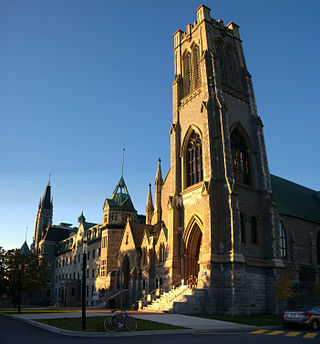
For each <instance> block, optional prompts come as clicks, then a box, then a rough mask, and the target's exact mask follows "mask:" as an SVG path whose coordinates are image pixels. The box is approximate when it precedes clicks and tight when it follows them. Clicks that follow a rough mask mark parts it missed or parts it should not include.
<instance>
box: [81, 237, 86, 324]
mask: <svg viewBox="0 0 320 344" xmlns="http://www.w3.org/2000/svg"><path fill="white" fill-rule="evenodd" d="M82 245H83V246H82V248H83V251H82V329H83V330H85V329H86V327H87V324H86V306H87V300H86V296H87V288H86V286H87V285H86V284H87V283H86V278H87V242H86V241H85V240H83V244H82Z"/></svg>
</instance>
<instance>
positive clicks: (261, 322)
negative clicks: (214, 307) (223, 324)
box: [188, 314, 283, 326]
mask: <svg viewBox="0 0 320 344" xmlns="http://www.w3.org/2000/svg"><path fill="white" fill-rule="evenodd" d="M188 315H191V316H195V317H200V318H208V319H215V320H222V321H230V322H234V323H238V324H245V325H252V326H279V325H283V321H282V319H281V318H280V319H279V318H278V317H277V316H276V315H271V314H259V315H234V316H233V318H232V317H231V316H230V315H215V314H188Z"/></svg>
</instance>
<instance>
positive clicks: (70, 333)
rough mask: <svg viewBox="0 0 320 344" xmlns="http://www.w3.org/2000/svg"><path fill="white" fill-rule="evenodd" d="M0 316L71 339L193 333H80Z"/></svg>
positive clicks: (177, 330)
mask: <svg viewBox="0 0 320 344" xmlns="http://www.w3.org/2000/svg"><path fill="white" fill-rule="evenodd" d="M1 315H4V316H6V317H9V318H14V319H16V320H20V321H22V322H24V323H26V324H29V325H32V326H36V327H39V328H41V329H43V330H46V331H49V332H54V333H57V334H61V335H64V336H71V337H87V338H89V337H95V338H97V337H100V338H105V337H133V336H152V335H160V334H179V333H181V334H182V333H193V331H194V330H193V329H183V330H179V329H176V330H159V331H156V330H153V331H135V332H112V333H110V332H82V331H71V330H64V329H61V328H58V327H54V326H50V325H47V324H43V323H40V322H38V321H35V320H30V319H23V318H20V317H17V316H15V315H12V314H5V313H1Z"/></svg>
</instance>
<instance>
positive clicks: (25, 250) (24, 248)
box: [20, 241, 30, 256]
mask: <svg viewBox="0 0 320 344" xmlns="http://www.w3.org/2000/svg"><path fill="white" fill-rule="evenodd" d="M20 254H21V255H22V256H29V254H30V250H29V246H28V244H27V242H26V241H25V242H24V243H23V245H22V246H21V248H20Z"/></svg>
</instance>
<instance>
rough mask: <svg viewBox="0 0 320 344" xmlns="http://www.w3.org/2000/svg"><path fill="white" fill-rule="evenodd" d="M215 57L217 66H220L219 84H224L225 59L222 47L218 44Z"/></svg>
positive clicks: (225, 79)
mask: <svg viewBox="0 0 320 344" xmlns="http://www.w3.org/2000/svg"><path fill="white" fill-rule="evenodd" d="M216 55H217V58H218V61H219V66H220V77H221V82H222V83H226V81H227V78H226V66H225V58H224V52H223V46H222V44H221V43H220V42H217V43H216Z"/></svg>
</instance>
